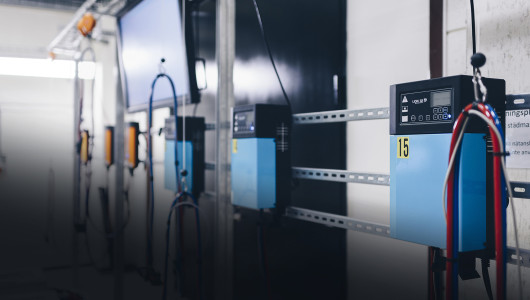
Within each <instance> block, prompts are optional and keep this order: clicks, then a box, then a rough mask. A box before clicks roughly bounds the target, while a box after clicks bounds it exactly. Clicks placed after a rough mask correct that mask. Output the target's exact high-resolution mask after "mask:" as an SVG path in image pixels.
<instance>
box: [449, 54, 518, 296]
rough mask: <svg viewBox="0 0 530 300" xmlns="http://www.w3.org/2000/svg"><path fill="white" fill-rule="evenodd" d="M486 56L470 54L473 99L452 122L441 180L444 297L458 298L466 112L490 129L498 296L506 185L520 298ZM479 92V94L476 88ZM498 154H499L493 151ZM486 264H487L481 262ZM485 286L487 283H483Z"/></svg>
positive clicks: (502, 289)
mask: <svg viewBox="0 0 530 300" xmlns="http://www.w3.org/2000/svg"><path fill="white" fill-rule="evenodd" d="M485 61H486V59H485V57H484V55H483V54H481V53H477V54H475V55H473V58H472V64H473V67H474V69H475V72H474V79H473V83H474V85H475V102H473V103H472V104H469V105H468V106H466V108H465V109H464V111H463V113H462V114H460V116H459V117H458V119H457V120H456V122H455V125H454V129H453V136H452V140H451V148H450V159H449V165H448V170H447V174H446V177H445V180H444V190H443V198H442V200H443V201H444V206H443V209H444V212H445V193H446V190H447V213H446V221H447V266H446V269H447V273H446V297H447V299H458V249H459V248H458V243H459V239H458V228H459V225H458V219H459V214H458V205H459V204H458V193H457V192H456V189H457V188H458V176H459V173H458V171H457V170H456V169H457V168H458V165H459V157H460V154H459V153H460V150H461V149H460V147H461V145H462V138H463V135H464V132H465V128H466V126H467V122H468V118H469V115H473V116H476V117H478V118H479V119H482V121H484V122H485V123H486V124H487V125H488V128H489V133H490V136H491V138H492V144H493V151H494V153H493V180H494V186H493V188H494V223H495V258H496V261H497V264H496V265H497V276H496V277H497V281H496V287H497V288H496V293H497V299H505V298H506V211H505V207H506V206H507V205H506V204H507V203H506V197H505V190H506V187H508V193H509V199H510V204H511V213H512V220H513V228H514V233H515V244H516V256H517V258H518V259H517V263H518V281H519V298H520V299H522V295H523V294H522V278H521V270H520V269H521V261H520V250H519V240H518V232H517V223H516V216H515V208H514V202H513V198H512V196H513V195H512V190H511V186H510V182H509V179H508V174H507V170H506V166H505V162H504V157H501V155H500V154H504V153H505V147H504V136H503V134H502V125H501V122H500V121H499V118H498V116H497V114H496V112H495V110H494V109H493V108H492V107H491V106H490V105H489V104H486V103H485V100H486V94H487V89H486V87H485V86H484V85H483V83H482V79H481V77H480V70H479V68H480V67H481V66H483V64H484V63H485ZM479 86H480V91H481V93H482V97H481V95H479V93H478V90H479V88H478V87H479ZM496 154H498V155H496ZM483 265H486V266H487V264H485V263H484V264H483ZM486 288H487V290H489V289H488V286H487V285H486Z"/></svg>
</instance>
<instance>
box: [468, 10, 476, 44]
mask: <svg viewBox="0 0 530 300" xmlns="http://www.w3.org/2000/svg"><path fill="white" fill-rule="evenodd" d="M469 2H470V5H471V39H472V41H473V54H475V53H477V39H476V36H475V4H474V3H473V0H469Z"/></svg>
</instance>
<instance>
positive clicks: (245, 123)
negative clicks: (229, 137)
mask: <svg viewBox="0 0 530 300" xmlns="http://www.w3.org/2000/svg"><path fill="white" fill-rule="evenodd" d="M254 127H255V120H254V111H245V112H239V113H236V114H235V116H234V131H235V132H241V131H254V129H255V128H254Z"/></svg>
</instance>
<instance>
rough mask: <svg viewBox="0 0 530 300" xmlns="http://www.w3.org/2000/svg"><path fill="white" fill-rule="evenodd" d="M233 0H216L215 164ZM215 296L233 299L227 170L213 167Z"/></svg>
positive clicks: (225, 144) (223, 161)
mask: <svg viewBox="0 0 530 300" xmlns="http://www.w3.org/2000/svg"><path fill="white" fill-rule="evenodd" d="M235 5H236V3H235V0H218V1H217V21H216V23H217V25H216V27H217V28H216V41H215V43H216V60H217V68H218V69H217V72H218V87H217V99H216V102H215V113H216V119H215V133H216V148H217V153H216V159H215V165H216V166H224V165H228V164H229V163H230V156H231V155H230V146H231V130H230V127H228V126H224V125H225V124H227V123H228V124H230V121H231V120H232V117H231V108H232V107H233V106H234V84H233V67H234V59H235ZM215 175H216V176H215V191H216V202H215V212H216V213H215V229H216V232H215V234H214V248H215V256H214V267H215V268H214V272H215V273H214V278H215V280H214V281H215V282H214V284H215V286H214V295H215V299H227V300H228V299H232V298H233V221H234V219H233V207H232V203H231V190H230V171H229V170H228V168H215Z"/></svg>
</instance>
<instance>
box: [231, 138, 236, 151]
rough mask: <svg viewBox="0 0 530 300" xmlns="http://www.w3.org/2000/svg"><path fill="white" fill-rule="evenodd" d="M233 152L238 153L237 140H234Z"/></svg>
mask: <svg viewBox="0 0 530 300" xmlns="http://www.w3.org/2000/svg"><path fill="white" fill-rule="evenodd" d="M232 153H237V140H236V139H234V140H232Z"/></svg>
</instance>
